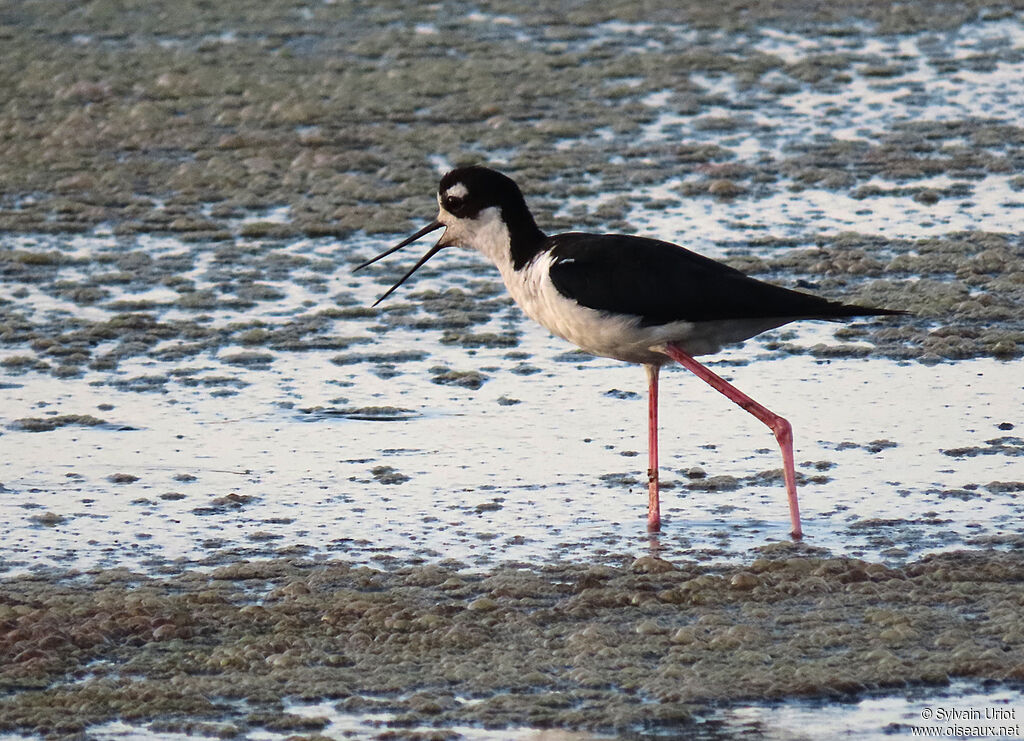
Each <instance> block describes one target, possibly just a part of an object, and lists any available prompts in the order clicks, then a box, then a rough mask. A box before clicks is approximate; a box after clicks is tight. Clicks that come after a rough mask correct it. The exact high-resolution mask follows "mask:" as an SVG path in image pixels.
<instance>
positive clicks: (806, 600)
mask: <svg viewBox="0 0 1024 741" xmlns="http://www.w3.org/2000/svg"><path fill="white" fill-rule="evenodd" d="M819 554H821V552H820V551H816V550H814V549H809V548H797V547H793V546H785V545H783V546H779V547H768V548H765V549H762V555H761V556H760V557H759V558H757V559H756V560H754V561H752V562H750V563H747V564H739V565H736V566H731V567H727V568H714V567H709V566H705V565H698V564H696V563H691V562H674V563H670V562H668V561H665V560H663V559H660V558H658V557H655V556H646V557H643V558H640V559H637V560H636V561H634V562H632V563H630V562H629V561H628V560H624V561H622V562H620V563H619V564H617V565H608V564H566V563H556V564H547V565H544V566H542V567H541V566H538V567H533V566H526V565H519V566H516V567H512V566H507V567H498V568H495V569H493V570H490V571H484V572H477V571H468V570H465V569H462V568H460V567H458V566H456V565H446V564H425V565H417V566H411V567H402V568H396V569H395V570H392V571H382V570H376V569H372V568H368V567H365V566H358V567H356V566H352V565H350V564H347V563H341V562H332V563H315V562H307V561H297V560H288V559H281V560H271V561H241V562H237V563H234V564H231V565H227V566H221V567H219V568H216V569H214V570H213V571H208V572H199V571H185V572H183V573H180V574H178V575H176V576H170V577H149V576H144V575H142V574H138V573H132V572H130V571H128V570H126V569H112V570H103V571H93V572H89V573H87V574H80V573H71V572H69V573H64V574H60V573H50V574H47V575H38V574H37V575H31V576H24V577H13V578H8V579H5V580H3V581H0V659H2V660H0V688H2V690H3V694H4V697H3V699H0V729H2V730H4V731H10V732H29V731H32V732H35V733H44V734H52V735H68V734H74V733H81V732H84V731H87V729H88V728H89V727H90V726H93V725H96V724H101V723H104V722H107V721H111V720H114V719H118V718H119V719H121V720H124V721H126V722H129V723H132V724H136V725H145V724H152V723H159V726H160V728H166V729H170V728H173V727H184V726H185V725H187V724H190V723H192V724H207V725H208V726H209V727H213V725H216V726H217V727H219V728H222V729H225V731H226V730H227V729H228V728H234V729H237V730H238V731H239V732H244V731H257V730H275V729H277V730H279V729H280V728H283V727H284V726H281V725H280V724H282V723H283V724H285V726H288V727H289V728H294V729H295V730H300V726H301V725H302V723H303V722H304V721H302V720H301V719H299V718H298V717H297V716H295V717H291V716H289V715H288V714H287V713H282V712H281V710H282V708H281V704H280V703H281V702H282V701H286V700H289V699H291V700H302V701H304V702H333V703H335V707H336V709H337V711H338V712H342V713H344V712H350V713H360V712H368V711H380V710H385V711H386V712H388V713H391V714H393V720H392V721H386V722H385V724H389V723H390V724H392V725H397V726H399V727H416V726H429V727H439V728H444V727H445V726H454V725H466V724H481V725H483V726H485V727H488V728H501V727H510V726H521V725H523V724H524V723H525V724H528V725H531V726H534V727H560V728H566V729H579V730H590V731H610V732H620V733H621V732H631V731H633V732H635V731H638V730H640V729H644V730H648V731H650V730H657V729H662V730H670V731H676V732H683V731H685V729H686V728H687V726H688V724H690V723H692V722H693V718H694V717H695V716H698V715H700V714H701V713H702V712H707V711H709V709H710V708H712V707H721V706H722V705H723V704H724V705H728V704H729V703H733V702H750V701H751V700H779V699H784V698H794V697H819V698H832V699H835V698H853V697H855V696H856V695H857V694H858V693H861V692H867V691H877V690H884V689H892V690H894V691H899V690H900V689H901V688H906V687H910V686H918V685H944V684H946V683H948V682H949V681H950V679H952V678H958V677H963V678H974V679H984V680H995V681H1015V680H1020V679H1022V678H1024V621H1022V619H1021V615H1020V609H1019V606H1020V604H1021V602H1022V601H1024V556H1021V555H1019V554H1008V553H996V552H992V551H985V550H978V551H962V552H955V553H949V554H944V555H941V556H934V557H928V558H925V559H923V560H921V561H917V562H913V563H909V564H906V565H903V566H898V567H891V566H886V565H883V564H880V563H871V562H865V561H860V560H857V559H850V558H829V557H827V556H826V555H823V554H822V555H819ZM467 698H472V701H467ZM239 701H244V702H239ZM68 707H74V708H75V713H74V714H72V715H69V714H68V713H67V712H66V710H65V709H66V708H68ZM305 722H308V725H307V726H305V727H302V728H301V730H307V731H311V730H316V729H317V728H318V727H322V726H323V725H324V722H323V721H321V720H317V719H307V721H305ZM211 724H212V725H211ZM295 724H299V725H295ZM150 727H151V728H155V727H156V726H150ZM381 732H382V733H387V732H389V731H381Z"/></svg>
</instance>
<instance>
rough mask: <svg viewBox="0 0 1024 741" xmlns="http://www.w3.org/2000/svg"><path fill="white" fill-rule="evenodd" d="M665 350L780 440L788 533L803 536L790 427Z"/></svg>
mask: <svg viewBox="0 0 1024 741" xmlns="http://www.w3.org/2000/svg"><path fill="white" fill-rule="evenodd" d="M664 352H665V354H666V355H668V356H669V357H670V358H672V359H673V360H674V361H676V362H677V363H679V364H680V365H681V366H683V367H684V368H686V369H687V370H688V371H690V372H691V373H693V374H694V375H696V376H697V377H698V378H700V379H701V380H702V381H705V382H706V383H708V384H710V385H711V386H712V387H713V388H714V389H715V390H716V391H720V392H721V393H723V394H725V396H726V397H728V398H729V399H731V400H732V401H734V402H736V403H737V404H739V405H740V406H741V407H743V408H744V409H746V410H747V411H748V412H750V413H751V414H753V415H754V416H755V417H757V418H758V419H759V420H761V421H762V422H764V423H765V424H766V425H768V427H770V428H771V430H772V432H774V433H775V439H776V440H778V441H779V447H780V448H782V471H783V476H784V477H785V479H786V493H787V494H788V495H789V521H790V523H791V524H792V525H793V531H792V532H791V533H790V535H792V536H793V538H794V539H797V540H799V539H800V538H802V537H803V530H802V529H801V527H800V505H799V504H798V503H797V499H796V468H795V466H794V465H793V428H792V427H791V426H790V424H789V422H787V421H786V420H785V419H783V418H782V417H780V416H779V415H777V414H776V413H775V412H773V411H771V410H769V409H768V408H767V407H764V406H761V405H760V404H758V403H757V402H756V401H754V400H753V399H751V398H750V397H749V396H747V395H746V394H744V393H743V392H742V391H740V390H739V389H738V388H736V387H735V386H733V385H732V384H730V383H729V382H728V381H726V380H725V379H724V378H722V377H720V376H717V375H715V374H714V373H713V372H711V371H710V370H708V369H707V368H705V367H704V366H703V365H701V364H700V363H698V362H697V361H696V360H694V359H693V358H692V357H690V356H689V355H687V354H686V353H685V352H683V351H682V350H681V349H680V348H679V347H677V346H676V345H673V344H672V343H668V344H666V345H665V350H664Z"/></svg>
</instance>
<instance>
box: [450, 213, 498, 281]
mask: <svg viewBox="0 0 1024 741" xmlns="http://www.w3.org/2000/svg"><path fill="white" fill-rule="evenodd" d="M437 220H438V221H440V222H441V223H442V224H444V225H445V233H444V236H443V237H441V241H443V242H444V244H446V245H451V246H453V247H466V248H468V249H472V250H476V251H477V252H480V253H481V254H483V255H484V256H485V257H487V259H489V260H490V261H491V262H493V263H494V264H495V265H496V266H497V267H498V270H500V271H501V274H502V277H504V278H506V283H507V282H508V281H507V275H506V270H508V271H511V270H512V239H511V237H510V235H509V232H508V226H506V225H505V222H504V220H502V218H501V209H499V208H498V207H496V206H491V207H489V208H485V209H484V210H483V211H481V212H480V213H478V214H477V215H476V218H473V219H459V218H456V217H455V216H453V215H452V214H450V213H448V212H447V211H445V210H444V208H442V209H441V210H440V212H439V213H438V215H437Z"/></svg>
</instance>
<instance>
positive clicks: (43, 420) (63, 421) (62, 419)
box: [8, 414, 107, 432]
mask: <svg viewBox="0 0 1024 741" xmlns="http://www.w3.org/2000/svg"><path fill="white" fill-rule="evenodd" d="M105 424H107V422H106V420H102V419H99V418H97V417H93V416H92V415H91V414H59V415H57V416H54V417H22V418H21V419H16V420H14V421H13V422H11V423H10V424H9V425H8V427H9V428H10V429H12V430H20V431H22V432H50V431H51V430H56V429H57V428H59V427H67V426H69V425H77V426H80V427H96V426H98V425H105Z"/></svg>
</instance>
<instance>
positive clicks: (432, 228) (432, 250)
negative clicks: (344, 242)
mask: <svg viewBox="0 0 1024 741" xmlns="http://www.w3.org/2000/svg"><path fill="white" fill-rule="evenodd" d="M443 226H444V224H442V223H441V222H440V221H435V222H433V223H431V224H427V225H426V226H425V227H423V228H422V229H420V230H419V231H418V232H416V233H415V234H413V235H412V236H411V237H409V238H408V239H403V240H402V241H401V242H399V243H398V244H396V245H395V246H394V247H392V248H391V249H389V250H385V251H384V252H381V253H380V254H379V255H377V256H376V257H372V258H370V259H369V260H367V261H366V262H364V263H362V264H361V265H356V266H355V267H354V268H352V272H353V273H354V272H356V271H357V270H362V269H363V268H365V267H366V266H367V265H372V264H373V263H375V262H377V260H380V259H382V258H385V257H387V256H388V255H390V254H391V253H392V252H398V250H400V249H402V248H403V247H405V246H406V245H408V244H412V243H413V242H415V241H416V240H417V239H419V238H420V237H422V236H425V235H427V234H430V232H432V231H435V230H437V229H440V228H441V227H443ZM445 246H446V245H444V244H442V243H441V241H440V240H438V242H437V244H435V245H434V246H433V247H431V248H430V249H429V250H428V251H427V254H425V255H424V256H423V257H421V258H420V260H419V262H417V263H416V264H415V265H413V266H412V270H410V271H409V272H408V273H406V274H405V275H403V276H402V277H401V279H399V281H398V282H397V283H395V285H393V286H391V288H389V289H388V290H387V291H386V292H385V293H384V295H383V296H381V297H380V298H379V299H377V300H376V301H374V302H373V305H374V306H376V305H377V304H379V303H380V302H381V301H383V300H384V299H386V298H387V297H388V296H390V295H391V294H392V293H393V292H394V290H395V289H396V288H398V287H399V286H400V285H402V284H403V283H405V281H406V280H407V279H408V278H409V276H410V275H412V274H413V273H415V272H416V271H417V270H419V269H420V268H421V267H423V263H425V262H426V261H427V260H429V259H430V258H432V257H433V256H434V255H436V254H437V253H438V252H440V251H441V249H442V248H443V247H445Z"/></svg>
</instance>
